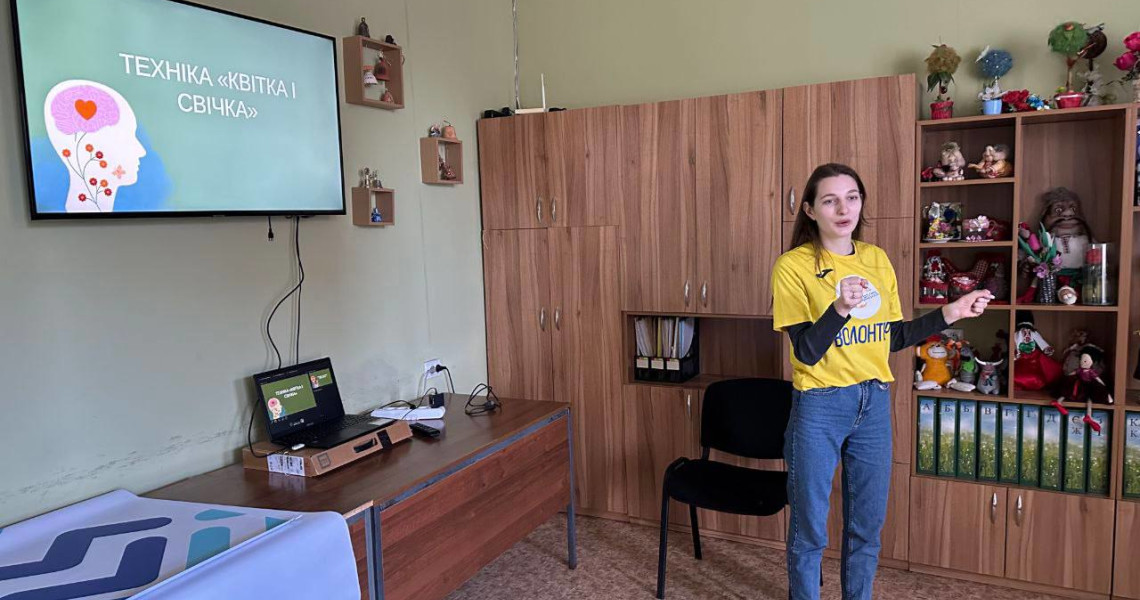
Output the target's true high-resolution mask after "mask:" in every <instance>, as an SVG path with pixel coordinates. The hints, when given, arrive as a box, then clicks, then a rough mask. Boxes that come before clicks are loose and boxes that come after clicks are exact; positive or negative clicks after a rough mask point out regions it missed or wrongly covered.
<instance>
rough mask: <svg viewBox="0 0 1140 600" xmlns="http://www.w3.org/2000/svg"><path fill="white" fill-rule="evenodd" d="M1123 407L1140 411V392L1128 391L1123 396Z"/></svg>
mask: <svg viewBox="0 0 1140 600" xmlns="http://www.w3.org/2000/svg"><path fill="white" fill-rule="evenodd" d="M1124 406H1126V407H1128V409H1129V410H1140V390H1128V391H1127V392H1126V393H1125V395H1124Z"/></svg>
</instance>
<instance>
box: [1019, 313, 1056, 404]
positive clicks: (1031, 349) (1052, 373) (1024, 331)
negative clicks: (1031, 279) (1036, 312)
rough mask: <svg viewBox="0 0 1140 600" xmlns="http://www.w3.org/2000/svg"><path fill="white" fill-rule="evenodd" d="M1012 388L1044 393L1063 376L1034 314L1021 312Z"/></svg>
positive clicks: (1051, 347)
mask: <svg viewBox="0 0 1140 600" xmlns="http://www.w3.org/2000/svg"><path fill="white" fill-rule="evenodd" d="M1018 317H1019V318H1018V323H1017V333H1015V334H1014V342H1015V343H1016V347H1015V350H1014V359H1013V363H1014V364H1013V372H1014V376H1013V385H1014V387H1015V388H1016V389H1019V390H1042V389H1045V388H1047V387H1049V386H1050V385H1052V384H1053V382H1055V381H1057V379H1058V378H1059V377H1061V365H1060V364H1058V363H1057V361H1056V360H1054V359H1053V346H1052V345H1050V344H1049V342H1046V341H1045V338H1043V337H1041V334H1040V333H1038V332H1037V328H1036V327H1035V326H1034V321H1033V314H1032V313H1030V312H1028V311H1026V312H1024V313H1022V312H1021V311H1018Z"/></svg>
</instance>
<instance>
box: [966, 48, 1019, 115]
mask: <svg viewBox="0 0 1140 600" xmlns="http://www.w3.org/2000/svg"><path fill="white" fill-rule="evenodd" d="M974 62H975V63H977V65H978V71H979V72H981V74H982V76H983V77H985V78H986V80H988V81H989V85H987V86H985V88H984V89H983V90H982V92H981V93H980V94H978V99H979V100H981V101H983V102H985V101H987V100H1000V99H1001V97H1002V95H1003V94H1004V92H1002V91H1001V86H1000V85H998V80H999V79H1001V78H1002V77H1005V75H1006V73H1009V70H1010V69H1012V68H1013V55H1011V54H1010V53H1009V52H1007V51H1005V50H992V49H990V47H989V46H986V48H985V50H982V53H981V54H979V55H978V58H977V59H976V60H975V61H974Z"/></svg>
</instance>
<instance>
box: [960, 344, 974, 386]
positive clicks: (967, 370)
mask: <svg viewBox="0 0 1140 600" xmlns="http://www.w3.org/2000/svg"><path fill="white" fill-rule="evenodd" d="M958 354H959V356H960V360H961V362H960V364H959V365H958V381H960V382H962V383H968V384H970V385H977V383H978V359H977V357H976V356H974V347H973V346H971V345H970V344H969V343H964V344H962V348H961V349H959V350H958Z"/></svg>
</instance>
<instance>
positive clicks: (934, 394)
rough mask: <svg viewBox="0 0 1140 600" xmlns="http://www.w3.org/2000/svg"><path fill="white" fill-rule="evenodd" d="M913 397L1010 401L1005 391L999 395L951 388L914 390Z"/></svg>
mask: <svg viewBox="0 0 1140 600" xmlns="http://www.w3.org/2000/svg"><path fill="white" fill-rule="evenodd" d="M914 395H915V397H916V398H917V397H919V396H922V397H924V398H950V399H953V400H977V401H979V402H981V401H989V402H1012V400H1011V399H1010V398H1009V396H1008V395H1007V394H1005V393H1002V394H999V395H996V396H995V395H993V394H982V393H980V392H959V391H957V390H951V389H941V390H919V389H916V390H914Z"/></svg>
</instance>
